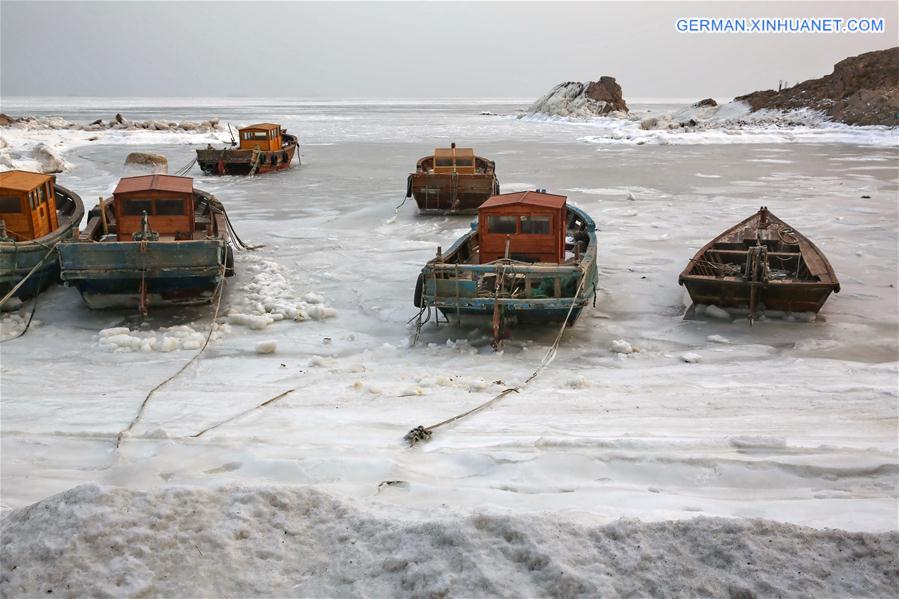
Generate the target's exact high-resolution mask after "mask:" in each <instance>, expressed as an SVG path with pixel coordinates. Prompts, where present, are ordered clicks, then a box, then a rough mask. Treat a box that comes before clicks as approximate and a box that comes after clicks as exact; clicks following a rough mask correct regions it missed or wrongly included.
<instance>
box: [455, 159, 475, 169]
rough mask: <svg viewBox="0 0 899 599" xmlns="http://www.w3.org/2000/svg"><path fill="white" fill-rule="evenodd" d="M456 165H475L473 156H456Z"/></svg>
mask: <svg viewBox="0 0 899 599" xmlns="http://www.w3.org/2000/svg"><path fill="white" fill-rule="evenodd" d="M456 166H464V167H471V166H474V160H473V159H471V158H456Z"/></svg>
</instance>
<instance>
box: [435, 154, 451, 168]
mask: <svg viewBox="0 0 899 599" xmlns="http://www.w3.org/2000/svg"><path fill="white" fill-rule="evenodd" d="M434 164H436V165H437V166H453V157H452V156H447V157H445V158H444V157H440V158H437V159H436V160H435V161H434Z"/></svg>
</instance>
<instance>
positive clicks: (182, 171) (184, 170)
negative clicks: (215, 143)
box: [175, 158, 197, 177]
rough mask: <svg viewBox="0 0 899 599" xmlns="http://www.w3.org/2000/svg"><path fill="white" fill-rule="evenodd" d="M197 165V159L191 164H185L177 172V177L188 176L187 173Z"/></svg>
mask: <svg viewBox="0 0 899 599" xmlns="http://www.w3.org/2000/svg"><path fill="white" fill-rule="evenodd" d="M196 163H197V159H196V158H194V159H193V160H191V161H190V162H188V163H187V164H185V165H184V166H182V167H181V168H179V169H178V170H177V171H175V175H177V176H179V177H183V176H184V175H186V174H187V173H189V172H190V169H192V168H193V167H194V165H195V164H196Z"/></svg>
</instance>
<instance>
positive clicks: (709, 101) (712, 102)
mask: <svg viewBox="0 0 899 599" xmlns="http://www.w3.org/2000/svg"><path fill="white" fill-rule="evenodd" d="M717 105H718V102H716V101H715V99H714V98H705V99H704V100H700V101H699V102H696V103H695V104H693V108H703V107H705V106H717Z"/></svg>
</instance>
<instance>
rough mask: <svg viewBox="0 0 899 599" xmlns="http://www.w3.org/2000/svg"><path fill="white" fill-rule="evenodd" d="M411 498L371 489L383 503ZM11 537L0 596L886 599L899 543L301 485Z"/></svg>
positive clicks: (86, 514)
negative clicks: (427, 503)
mask: <svg viewBox="0 0 899 599" xmlns="http://www.w3.org/2000/svg"><path fill="white" fill-rule="evenodd" d="M226 466H227V465H226ZM234 466H238V465H233V466H232V467H234ZM238 467H239V466H238ZM223 469H224V470H227V468H225V467H223ZM409 492H410V485H409V484H408V483H407V482H405V481H401V480H390V481H382V483H381V484H380V485H378V487H377V491H376V490H375V487H372V493H375V494H377V495H380V496H381V497H382V498H384V499H385V500H386V501H389V500H390V499H396V498H399V497H402V496H405V495H408V493H409ZM3 527H4V533H5V534H4V537H3V539H4V540H3V545H2V548H0V558H2V559H0V562H2V566H0V568H2V570H0V571H2V578H0V580H2V583H0V591H2V592H3V595H4V596H37V595H41V596H46V595H48V594H53V595H54V596H56V595H59V594H63V595H66V596H69V595H71V596H83V595H102V596H123V595H127V596H163V597H166V596H167V597H174V596H187V595H191V596H221V595H239V596H257V597H261V596H335V597H356V596H377V597H388V596H399V595H409V596H417V597H426V596H427V597H430V596H445V595H452V596H484V595H487V596H506V595H516V596H532V597H538V596H564V597H573V596H591V597H600V596H601V597H622V596H703V597H756V596H759V597H761V596H799V595H801V596H818V597H822V596H823V597H846V596H864V597H887V596H892V594H893V593H894V591H895V588H896V584H897V582H899V580H897V575H896V569H895V555H896V552H897V550H899V534H897V533H895V532H894V533H882V534H859V533H846V532H843V531H838V530H825V531H816V530H813V529H808V528H802V527H798V526H793V525H787V524H778V523H775V522H769V521H764V520H746V521H738V520H727V519H720V518H701V517H700V518H695V519H691V520H686V521H680V522H664V523H655V524H644V523H641V522H639V521H635V520H618V521H616V522H612V523H609V524H605V525H598V524H596V523H595V522H590V521H589V520H586V519H583V518H577V517H576V516H572V515H554V516H530V515H527V516H524V515H512V514H503V513H499V512H497V511H495V510H490V509H484V510H478V511H477V512H474V513H472V514H471V515H468V516H465V517H463V518H458V517H457V516H455V515H454V514H452V513H449V512H448V510H446V509H442V510H438V511H437V512H436V513H423V512H421V511H417V510H412V511H408V510H407V511H405V512H404V513H403V516H402V518H397V517H396V514H393V513H391V512H390V511H387V510H382V509H372V508H371V507H370V506H367V505H365V504H362V503H361V502H349V501H346V500H342V499H340V498H338V497H335V496H333V495H331V494H328V493H324V492H321V491H316V490H313V489H305V488H281V487H268V486H267V487H254V488H245V487H237V486H230V487H225V488H223V489H221V490H220V491H217V492H216V491H211V490H197V489H186V488H180V487H171V488H167V489H164V490H160V491H155V492H135V491H129V490H123V489H112V488H103V487H99V486H96V485H84V486H80V487H77V488H75V489H72V490H71V491H68V492H66V493H64V494H61V495H57V496H54V497H51V498H48V499H46V500H44V501H42V502H40V503H39V504H37V505H35V506H34V507H33V508H28V509H22V510H17V511H16V512H14V513H12V514H10V515H9V516H8V517H7V518H6V519H5V520H4V523H3ZM809 547H812V548H813V550H809Z"/></svg>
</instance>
